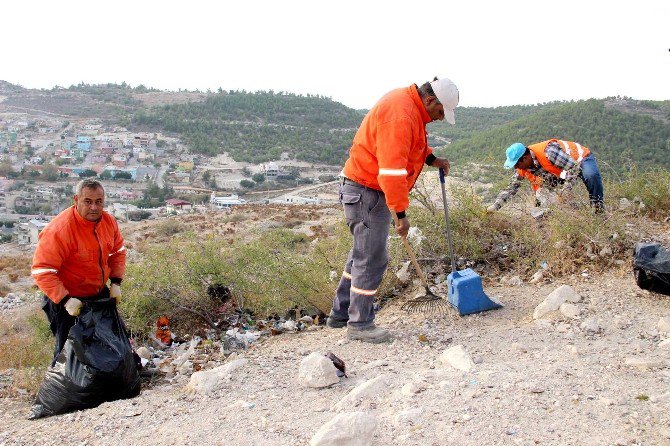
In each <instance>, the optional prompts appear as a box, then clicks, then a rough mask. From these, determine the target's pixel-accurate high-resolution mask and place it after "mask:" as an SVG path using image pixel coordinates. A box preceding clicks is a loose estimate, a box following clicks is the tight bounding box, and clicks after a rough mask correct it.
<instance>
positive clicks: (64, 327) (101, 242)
mask: <svg viewBox="0 0 670 446" xmlns="http://www.w3.org/2000/svg"><path fill="white" fill-rule="evenodd" d="M104 205H105V190H104V188H103V186H102V184H100V182H98V181H96V180H92V179H86V180H82V181H80V182H79V184H77V186H76V189H75V195H74V205H73V206H71V207H69V208H67V209H65V210H64V211H63V212H61V213H60V214H58V215H57V216H56V217H55V218H54V219H53V220H52V221H50V222H49V224H47V226H46V227H45V228H44V230H42V232H41V233H40V235H39V241H38V243H37V248H36V250H35V255H34V256H33V266H32V271H31V274H32V276H33V278H34V279H35V283H36V284H37V286H38V287H39V289H40V290H41V291H42V292H43V293H44V303H43V305H42V308H43V310H44V312H45V313H46V314H47V317H48V319H49V324H50V326H51V331H52V332H53V334H54V336H55V337H56V345H55V347H54V358H53V362H52V365H53V364H55V363H56V358H57V357H58V354H59V353H60V351H61V350H62V348H63V345H64V344H65V341H66V340H67V336H68V333H69V331H70V328H71V327H72V325H74V322H75V317H76V316H78V315H79V312H80V311H81V309H82V306H83V301H85V300H86V299H90V298H100V297H112V298H114V299H116V301H117V302H118V301H119V299H121V281H122V280H123V275H124V273H125V269H126V248H125V247H124V245H123V237H122V236H121V233H120V232H119V226H118V225H117V223H116V220H115V219H114V217H113V216H112V215H110V214H108V213H107V212H105V211H104V210H103V207H104ZM108 280H110V282H111V288H108V287H107V281H108Z"/></svg>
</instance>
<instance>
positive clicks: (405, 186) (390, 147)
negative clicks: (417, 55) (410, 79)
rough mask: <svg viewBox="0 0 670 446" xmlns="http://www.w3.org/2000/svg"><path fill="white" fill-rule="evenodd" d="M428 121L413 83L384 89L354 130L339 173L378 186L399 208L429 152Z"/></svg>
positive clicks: (406, 202)
mask: <svg viewBox="0 0 670 446" xmlns="http://www.w3.org/2000/svg"><path fill="white" fill-rule="evenodd" d="M430 121H431V119H430V116H429V115H428V112H427V111H426V109H425V107H424V106H423V102H421V97H420V96H419V92H418V90H417V87H416V85H412V86H410V87H407V88H399V89H397V90H393V91H391V92H389V93H387V94H386V95H385V96H384V97H382V98H381V99H380V100H379V102H377V104H375V106H374V107H373V108H372V109H371V110H370V111H369V112H368V114H367V115H365V118H364V119H363V122H362V123H361V126H360V128H359V129H358V132H356V136H355V137H354V143H353V145H352V146H351V149H350V150H349V159H348V160H347V161H346V163H345V164H344V170H343V174H344V176H345V177H347V178H349V179H350V180H353V181H355V182H357V183H359V184H362V185H363V186H367V187H369V188H371V189H376V190H381V191H383V192H384V194H385V195H386V205H387V206H388V207H389V209H391V210H393V211H394V212H404V211H405V210H406V209H407V207H408V206H409V191H410V190H411V189H412V187H414V183H415V182H416V179H417V177H418V176H419V174H420V173H421V170H422V169H423V164H424V163H425V162H426V159H427V158H428V157H429V155H431V154H432V152H433V151H432V150H431V148H430V147H428V139H427V134H426V124H427V123H429V122H430ZM431 158H433V157H431Z"/></svg>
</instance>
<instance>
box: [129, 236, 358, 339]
mask: <svg viewBox="0 0 670 446" xmlns="http://www.w3.org/2000/svg"><path fill="white" fill-rule="evenodd" d="M348 250H349V247H346V248H345V247H344V244H343V242H342V241H341V240H340V238H339V237H337V236H336V237H326V238H323V239H319V240H316V241H315V242H312V241H311V240H310V239H309V238H308V237H307V236H305V235H304V234H296V233H294V232H292V231H289V230H286V229H278V230H272V231H267V232H263V233H261V235H259V236H258V237H257V238H256V239H253V240H245V241H235V242H233V243H232V244H227V243H226V244H223V243H222V242H221V240H220V239H219V238H216V237H214V236H210V237H209V238H205V239H203V238H201V237H196V236H194V235H187V236H184V237H183V238H179V239H177V238H174V239H173V240H172V242H171V243H170V244H166V245H157V246H156V245H154V246H152V247H151V248H150V249H149V250H148V251H147V252H145V253H144V255H143V258H142V260H141V261H140V262H139V263H133V264H130V265H128V268H127V272H126V278H125V280H124V290H128V291H126V297H125V298H124V300H123V301H122V303H121V306H122V311H123V314H124V317H125V318H126V321H127V323H128V325H129V327H130V328H131V329H132V330H133V331H136V332H141V333H145V334H146V333H148V332H149V331H150V330H152V329H153V321H155V320H156V318H157V317H158V316H160V315H162V314H166V315H168V316H169V317H170V318H171V319H172V320H173V321H174V322H175V324H176V325H179V324H184V325H187V326H192V325H193V324H194V323H203V322H204V323H207V324H209V323H211V322H214V320H213V319H215V316H213V310H214V309H215V308H216V307H217V306H219V305H221V303H220V302H218V301H216V300H214V299H211V298H210V297H209V296H208V294H207V288H208V286H209V285H213V284H221V285H224V286H227V287H229V288H230V290H231V292H232V294H233V298H234V299H235V300H236V301H237V303H238V305H239V306H240V307H244V308H247V309H250V310H252V311H253V312H254V313H255V314H256V316H257V317H260V318H265V317H267V316H268V315H271V314H275V313H278V314H283V313H284V312H285V311H286V310H288V309H290V308H294V307H296V306H297V307H300V308H315V309H317V310H319V311H321V312H323V313H326V312H328V311H329V310H330V305H331V302H332V298H333V295H334V291H335V287H336V286H337V283H336V282H331V281H330V277H329V276H330V271H331V270H332V269H334V268H335V267H337V270H341V268H342V265H343V264H344V261H345V260H346V256H347V253H348ZM196 321H197V322H196Z"/></svg>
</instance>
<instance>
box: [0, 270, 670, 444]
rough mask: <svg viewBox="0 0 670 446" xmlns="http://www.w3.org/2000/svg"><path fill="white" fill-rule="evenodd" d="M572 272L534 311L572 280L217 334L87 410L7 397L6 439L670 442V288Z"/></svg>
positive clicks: (1, 436)
mask: <svg viewBox="0 0 670 446" xmlns="http://www.w3.org/2000/svg"><path fill="white" fill-rule="evenodd" d="M567 281H568V282H569V283H570V284H571V285H572V290H573V291H574V292H572V291H570V290H568V291H569V292H568V293H567V294H565V295H563V297H562V299H565V298H567V299H569V300H570V302H572V303H569V304H564V305H563V306H561V307H560V311H553V312H550V313H548V314H545V315H542V316H540V317H538V318H534V317H533V313H534V311H535V308H536V306H537V305H538V304H539V303H540V302H542V301H543V299H545V298H546V297H547V296H548V295H549V294H550V293H551V292H552V291H554V290H555V289H556V288H557V286H558V285H560V284H564V283H565V282H563V281H560V282H554V283H541V284H537V285H530V284H527V283H523V284H520V285H517V286H502V285H499V284H492V285H490V286H488V287H487V292H488V293H490V294H491V295H492V296H495V297H497V298H499V299H500V300H501V301H502V302H504V303H505V307H504V308H503V309H501V310H496V311H492V312H489V313H485V314H480V315H475V316H468V317H463V318H451V317H445V316H440V315H408V314H406V313H404V312H402V311H400V310H399V305H400V303H401V302H402V300H404V299H406V298H407V297H408V296H405V297H403V298H402V299H400V300H399V301H398V302H393V303H392V304H391V305H389V306H387V307H386V308H384V310H383V311H382V312H381V313H380V314H379V316H378V319H377V322H378V324H380V325H382V326H385V327H387V328H389V329H391V330H392V332H393V335H394V340H393V341H392V342H391V343H390V344H385V345H369V344H363V343H360V342H358V341H355V342H354V341H348V340H347V339H346V336H345V333H346V330H345V329H339V330H335V329H325V328H322V327H310V328H309V329H307V330H306V331H301V332H286V333H284V334H281V335H277V336H273V337H266V338H262V339H261V340H259V341H257V342H256V343H254V344H252V347H251V348H249V349H248V350H246V351H245V350H240V351H237V352H236V353H233V354H232V355H230V356H228V357H227V358H226V359H219V353H218V348H214V349H212V348H211V342H210V344H209V345H210V347H207V346H205V345H202V344H200V346H199V347H198V348H197V349H195V350H194V353H191V354H189V353H188V350H187V349H184V348H182V349H180V351H178V352H172V353H169V352H168V353H167V358H168V360H167V361H165V360H164V361H163V364H164V365H166V366H168V367H167V368H168V369H169V366H170V364H172V363H173V362H174V363H181V364H182V365H183V364H184V363H185V362H187V361H188V360H189V359H190V360H191V361H188V362H189V363H190V364H191V365H190V366H189V367H181V368H180V369H172V370H174V371H172V372H170V374H169V376H168V377H166V379H165V380H164V381H160V382H157V383H154V384H149V385H147V384H146V383H145V390H144V391H143V392H142V394H141V395H140V396H139V397H137V398H135V399H132V400H126V401H116V402H112V403H105V404H103V405H102V406H100V407H98V408H95V409H90V410H87V411H83V412H76V413H73V414H68V415H63V416H57V417H52V418H48V419H44V420H39V421H27V420H26V419H25V417H26V415H27V414H28V408H29V400H28V399H3V400H0V405H1V406H2V408H3V410H2V411H0V421H1V425H2V428H0V443H3V444H16V445H31V444H37V443H43V442H46V443H69V444H72V443H77V444H101V445H102V444H110V445H111V444H118V443H119V442H123V443H125V444H180V445H200V444H236V445H256V444H297V445H302V444H304V445H306V444H308V443H309V444H311V445H335V444H338V445H343V444H372V445H389V444H398V445H443V444H455V445H469V444H490V445H493V444H501V445H502V444H560V445H584V444H589V445H596V444H608V445H610V444H611V445H614V444H617V445H659V446H660V445H665V444H668V442H670V429H669V428H668V426H669V424H670V418H669V415H668V414H669V413H670V390H669V389H670V371H669V370H670V369H669V367H670V363H669V360H670V339H668V337H667V336H668V331H670V300H669V299H668V298H667V297H662V296H659V295H655V294H650V293H648V292H645V291H640V290H639V289H637V288H636V286H635V285H634V283H633V282H632V280H631V275H630V272H629V271H627V269H626V270H621V271H612V272H610V273H607V274H604V275H599V276H591V275H589V274H584V275H582V276H579V277H575V278H572V279H568V280H567ZM207 349H209V350H210V351H213V352H214V353H215V354H213V355H210V358H211V359H210V360H207V356H205V357H204V359H203V356H202V355H201V353H202V352H204V351H206V350H207ZM314 352H319V354H324V353H326V352H332V353H334V354H335V355H336V356H338V357H339V358H340V359H342V360H343V361H344V362H345V364H346V374H347V377H341V378H338V377H337V376H336V373H335V369H334V368H333V367H332V365H331V366H330V367H331V368H327V367H324V368H323V369H318V370H319V371H317V372H315V371H312V373H311V374H309V373H306V371H305V368H306V367H308V363H307V362H308V361H307V360H306V358H308V357H309V355H310V354H313V353H314ZM160 355H161V357H163V358H165V357H166V353H164V352H161V353H160ZM151 356H156V357H157V353H153V354H151ZM184 357H186V358H184ZM196 357H197V358H199V359H196ZM180 359H181V360H180ZM312 360H313V357H312ZM193 363H196V364H198V367H202V369H201V370H202V371H200V372H196V373H193V371H192V370H193V369H192V367H193ZM172 367H174V366H172ZM301 368H302V369H303V370H302V377H300V375H301ZM326 383H328V385H326ZM64 427H66V428H64ZM354 438H356V439H357V440H356V441H357V442H353V440H352V439H354ZM347 439H348V441H349V442H347Z"/></svg>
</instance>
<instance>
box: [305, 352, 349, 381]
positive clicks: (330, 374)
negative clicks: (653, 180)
mask: <svg viewBox="0 0 670 446" xmlns="http://www.w3.org/2000/svg"><path fill="white" fill-rule="evenodd" d="M298 379H299V380H300V383H301V384H302V385H303V386H305V387H314V388H321V387H328V386H332V385H333V384H336V383H338V382H340V378H339V377H338V376H337V368H335V366H334V365H333V361H331V360H330V359H328V358H327V357H325V356H324V355H323V353H319V352H314V353H311V354H310V355H309V356H307V357H305V358H304V359H303V360H302V361H301V362H300V370H299V372H298Z"/></svg>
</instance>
